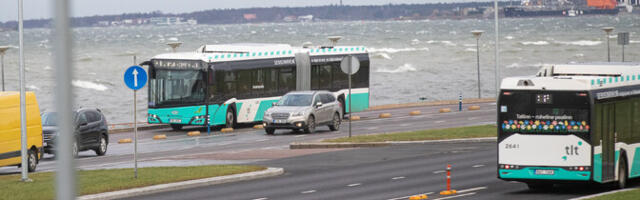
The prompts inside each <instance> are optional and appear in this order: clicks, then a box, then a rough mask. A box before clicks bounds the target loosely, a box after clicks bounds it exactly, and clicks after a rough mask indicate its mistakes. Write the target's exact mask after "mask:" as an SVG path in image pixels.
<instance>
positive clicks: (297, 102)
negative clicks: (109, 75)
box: [276, 94, 313, 106]
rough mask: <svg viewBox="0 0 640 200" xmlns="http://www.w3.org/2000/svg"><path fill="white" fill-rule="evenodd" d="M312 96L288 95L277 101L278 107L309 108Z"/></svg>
mask: <svg viewBox="0 0 640 200" xmlns="http://www.w3.org/2000/svg"><path fill="white" fill-rule="evenodd" d="M312 99H313V95H311V94H288V95H285V96H283V97H282V99H280V101H278V104H276V105H278V106H310V105H311V100H312Z"/></svg>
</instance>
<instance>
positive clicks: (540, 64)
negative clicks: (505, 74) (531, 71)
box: [506, 63, 543, 69]
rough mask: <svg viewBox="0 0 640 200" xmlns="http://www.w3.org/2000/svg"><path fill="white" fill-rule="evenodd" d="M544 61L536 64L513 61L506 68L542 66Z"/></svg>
mask: <svg viewBox="0 0 640 200" xmlns="http://www.w3.org/2000/svg"><path fill="white" fill-rule="evenodd" d="M542 65H543V64H542V63H536V64H526V65H521V64H520V63H511V64H510V65H507V66H506V68H509V69H518V68H540V67H542Z"/></svg>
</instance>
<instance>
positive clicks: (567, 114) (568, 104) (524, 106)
mask: <svg viewBox="0 0 640 200" xmlns="http://www.w3.org/2000/svg"><path fill="white" fill-rule="evenodd" d="M498 111H499V119H500V121H499V122H500V125H499V127H500V128H501V132H502V133H525V134H526V133H531V134H567V133H588V132H589V129H590V124H589V99H588V97H587V95H586V93H580V92H542V91H535V92H526V91H514V92H502V94H501V96H500V105H499V108H498Z"/></svg>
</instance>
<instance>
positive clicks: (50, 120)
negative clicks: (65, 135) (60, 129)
mask: <svg viewBox="0 0 640 200" xmlns="http://www.w3.org/2000/svg"><path fill="white" fill-rule="evenodd" d="M56 118H57V117H56V113H53V112H48V113H44V114H43V115H42V126H57V125H58V119H56Z"/></svg>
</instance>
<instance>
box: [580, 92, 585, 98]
mask: <svg viewBox="0 0 640 200" xmlns="http://www.w3.org/2000/svg"><path fill="white" fill-rule="evenodd" d="M578 96H581V97H586V96H587V93H584V92H581V93H578Z"/></svg>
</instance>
